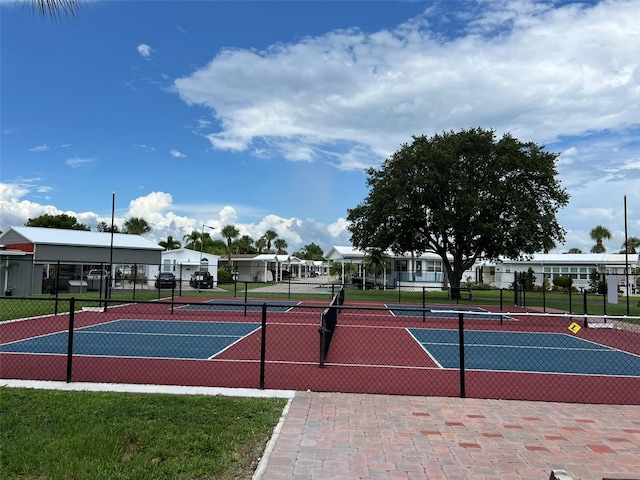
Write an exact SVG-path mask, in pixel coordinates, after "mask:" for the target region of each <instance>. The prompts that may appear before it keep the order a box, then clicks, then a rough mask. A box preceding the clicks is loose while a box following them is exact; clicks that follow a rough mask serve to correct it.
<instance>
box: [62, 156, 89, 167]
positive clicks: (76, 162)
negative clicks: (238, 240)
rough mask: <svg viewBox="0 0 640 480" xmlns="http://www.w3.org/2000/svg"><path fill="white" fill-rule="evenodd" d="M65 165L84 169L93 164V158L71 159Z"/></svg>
mask: <svg viewBox="0 0 640 480" xmlns="http://www.w3.org/2000/svg"><path fill="white" fill-rule="evenodd" d="M65 163H66V164H67V165H69V166H70V167H71V168H82V167H86V166H88V165H90V164H92V163H93V158H79V157H75V158H69V159H67V161H66V162H65Z"/></svg>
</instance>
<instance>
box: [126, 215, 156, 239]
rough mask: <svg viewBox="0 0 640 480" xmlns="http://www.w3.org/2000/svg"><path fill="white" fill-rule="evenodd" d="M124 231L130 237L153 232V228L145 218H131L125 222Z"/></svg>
mask: <svg viewBox="0 0 640 480" xmlns="http://www.w3.org/2000/svg"><path fill="white" fill-rule="evenodd" d="M122 231H123V233H128V234H129V235H144V234H145V233H149V232H150V231H151V227H150V226H149V224H148V223H147V221H146V220H145V219H144V218H141V217H131V218H129V219H128V220H125V222H124V226H123V227H122Z"/></svg>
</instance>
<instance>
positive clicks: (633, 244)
mask: <svg viewBox="0 0 640 480" xmlns="http://www.w3.org/2000/svg"><path fill="white" fill-rule="evenodd" d="M625 243H626V244H627V248H625V244H624V243H623V244H622V250H621V251H620V253H637V251H638V248H640V238H638V237H629V238H627V241H626V242H625Z"/></svg>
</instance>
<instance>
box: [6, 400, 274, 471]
mask: <svg viewBox="0 0 640 480" xmlns="http://www.w3.org/2000/svg"><path fill="white" fill-rule="evenodd" d="M285 404H286V400H284V399H271V398H231V397H222V396H203V395H194V396H190V395H163V394H126V393H95V392H61V391H51V390H31V389H16V388H0V452H1V455H0V466H1V468H0V477H2V478H3V479H7V480H9V479H27V478H29V479H31V478H33V479H35V478H43V479H44V478H47V479H52V480H55V479H69V478H73V479H75V480H82V479H91V480H100V479H129V480H131V479H155V478H157V479H160V478H162V479H214V478H216V479H231V478H251V475H252V472H253V471H254V470H255V468H256V466H257V462H258V460H259V458H260V457H261V455H262V454H263V452H264V449H265V446H266V444H267V442H268V440H269V438H270V436H271V434H272V432H273V428H274V427H275V425H276V424H277V422H278V420H279V418H280V416H281V415H282V411H283V408H284V406H285Z"/></svg>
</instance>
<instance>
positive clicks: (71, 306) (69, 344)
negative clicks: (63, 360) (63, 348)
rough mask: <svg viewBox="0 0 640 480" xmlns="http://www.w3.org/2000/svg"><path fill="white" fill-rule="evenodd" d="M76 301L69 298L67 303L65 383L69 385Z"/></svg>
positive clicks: (71, 368)
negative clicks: (67, 326) (67, 332)
mask: <svg viewBox="0 0 640 480" xmlns="http://www.w3.org/2000/svg"><path fill="white" fill-rule="evenodd" d="M75 311H76V299H75V298H73V297H71V300H70V301H69V337H68V340H67V383H71V374H72V372H73V323H74V320H75Z"/></svg>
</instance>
